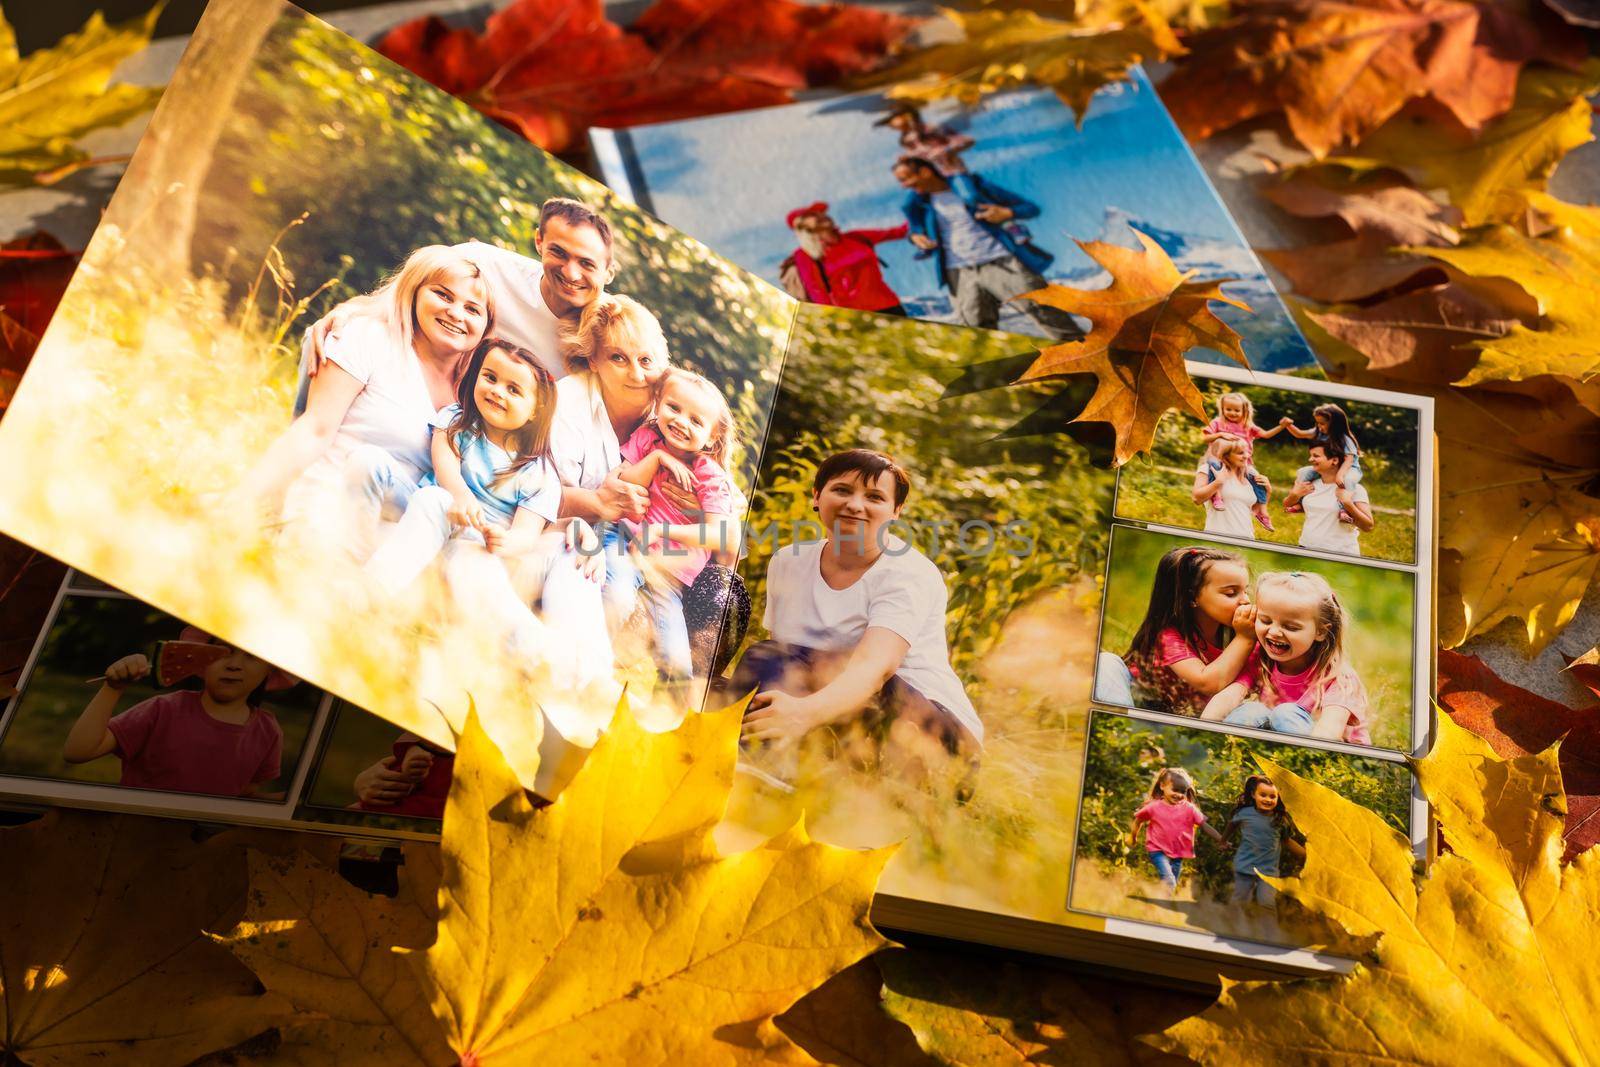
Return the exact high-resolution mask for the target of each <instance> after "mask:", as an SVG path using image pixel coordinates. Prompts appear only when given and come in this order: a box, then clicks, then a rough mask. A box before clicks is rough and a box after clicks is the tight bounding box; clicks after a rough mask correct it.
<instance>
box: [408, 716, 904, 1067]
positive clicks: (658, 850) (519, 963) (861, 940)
mask: <svg viewBox="0 0 1600 1067" xmlns="http://www.w3.org/2000/svg"><path fill="white" fill-rule="evenodd" d="M742 710H743V709H742V707H739V706H736V707H733V708H729V709H727V710H725V711H720V712H710V713H706V714H703V715H697V716H695V715H692V716H690V717H689V718H688V719H687V720H686V721H685V722H684V724H683V725H682V726H681V727H679V728H678V729H677V730H675V731H672V732H670V733H662V734H651V733H646V732H645V731H644V730H643V729H641V728H640V727H639V725H638V724H637V723H635V722H634V721H633V719H632V717H631V716H630V715H629V714H628V713H627V712H626V710H625V708H624V709H623V710H620V711H619V712H618V714H617V717H616V719H615V720H614V722H613V723H612V726H611V728H610V730H608V731H607V732H606V734H605V735H604V736H603V737H602V738H601V739H600V741H599V743H598V744H597V745H596V746H595V748H594V750H593V751H592V752H591V753H590V754H589V756H588V758H587V760H586V761H585V763H584V766H583V768H582V770H581V771H580V772H579V773H578V775H577V776H576V778H575V779H574V780H573V783H572V784H571V785H570V786H568V787H567V788H566V789H565V790H564V791H563V792H562V793H561V795H560V797H559V798H558V799H557V800H556V801H555V802H554V803H553V804H551V805H550V806H549V807H547V808H545V809H543V810H539V811H536V810H534V808H533V806H532V804H531V803H530V802H529V800H528V797H527V794H526V793H525V792H524V791H523V789H522V787H521V785H520V784H519V783H518V780H517V777H516V776H515V774H513V772H512V771H511V769H510V768H509V767H508V766H507V764H506V762H505V760H504V759H503V758H502V756H501V755H500V753H499V751H498V750H497V749H495V748H494V746H493V744H492V743H491V742H490V741H489V740H488V738H487V737H486V736H485V734H484V733H483V731H482V729H481V728H480V727H479V725H478V723H477V719H476V716H475V715H474V716H471V717H469V719H468V721H467V725H466V730H465V732H464V734H463V735H462V737H461V739H460V745H459V748H458V750H457V756H456V762H455V775H454V779H453V781H452V782H451V787H450V796H449V800H448V802H447V806H446V809H445V820H444V837H443V842H442V846H443V870H444V878H443V880H442V882H441V885H440V891H439V922H438V939H437V940H436V941H435V942H434V944H433V945H432V946H431V947H430V948H428V949H427V951H426V952H423V953H416V954H413V955H411V956H410V959H411V960H412V961H413V962H414V964H415V965H416V968H417V973H418V976H419V977H420V978H421V980H422V983H423V985H424V987H425V988H426V989H427V991H428V995H429V998H430V1001H431V1003H432V1006H433V1011H434V1014H435V1016H436V1017H438V1018H439V1019H440V1021H441V1022H442V1023H443V1025H444V1029H445V1032H446V1036H447V1039H448V1040H449V1043H450V1046H451V1047H452V1048H453V1049H454V1050H455V1051H456V1053H457V1055H458V1056H459V1057H460V1058H461V1060H462V1061H463V1062H471V1063H474V1064H476V1065H478V1067H490V1065H492V1064H518V1065H520V1064H527V1063H553V1062H572V1061H573V1060H574V1059H576V1058H578V1056H579V1055H584V1056H585V1057H587V1055H589V1054H588V1053H580V1052H579V1051H578V1050H584V1049H591V1050H594V1052H593V1054H594V1055H597V1056H600V1057H601V1058H602V1059H605V1060H606V1061H608V1062H614V1063H630V1064H632V1063H693V1064H696V1065H707V1067H710V1065H715V1064H735V1063H749V1064H756V1063H776V1062H794V1063H800V1062H810V1060H809V1057H807V1056H805V1054H804V1053H802V1052H801V1051H800V1050H799V1049H798V1047H796V1046H795V1045H793V1044H792V1043H790V1042H789V1040H788V1039H787V1038H785V1037H784V1036H783V1035H782V1034H781V1033H780V1032H779V1031H778V1030H777V1028H776V1027H774V1026H773V1024H772V1017H773V1016H774V1015H776V1014H777V1013H779V1012H781V1011H783V1010H784V1009H785V1008H787V1007H789V1006H790V1005H791V1004H792V1003H794V1001H796V1000H797V999H798V998H799V997H800V996H801V995H802V994H804V993H805V992H807V991H808V990H810V989H812V988H814V987H815V986H817V985H819V984H820V983H821V982H822V981H824V980H825V979H826V978H827V977H828V976H829V975H831V974H833V973H834V972H836V971H838V970H840V969H842V968H844V967H846V966H848V965H849V964H851V963H853V962H855V961H856V960H858V959H860V958H861V957H862V956H864V955H866V954H867V953H869V952H872V951H873V950H874V949H876V948H878V947H879V946H880V945H882V944H883V943H884V942H883V939H882V938H880V937H879V936H878V935H877V933H876V932H875V931H874V930H873V929H872V927H871V925H870V923H869V922H868V921H867V910H868V906H869V903H870V901H871V898H872V893H873V889H874V886H875V885H876V883H877V879H878V875H879V873H880V872H881V870H882V868H883V865H884V863H885V862H887V860H888V858H889V855H890V853H891V852H892V851H893V850H892V849H879V850H875V851H864V852H857V851H852V850H848V849H842V848H835V847H832V846H828V845H822V844H818V843H816V842H812V841H810V840H809V839H808V838H807V836H806V834H805V832H804V830H803V829H802V828H800V827H799V826H796V827H794V828H792V829H791V830H789V831H787V832H785V833H783V834H780V835H779V836H778V837H776V838H774V839H773V840H771V841H770V842H768V843H767V844H766V845H765V846H764V847H761V848H757V849H753V850H751V851H749V852H743V853H738V854H735V855H731V856H726V857H723V856H720V855H718V853H717V850H716V846H715V845H714V843H713V842H712V839H711V831H712V828H713V827H714V826H715V825H716V823H717V822H718V821H719V820H720V819H721V817H722V812H723V808H724V806H725V805H726V802H727V796H728V791H729V789H730V788H731V785H732V777H733V764H734V757H735V753H736V751H737V748H736V745H737V738H738V733H739V722H740V715H741V712H742Z"/></svg>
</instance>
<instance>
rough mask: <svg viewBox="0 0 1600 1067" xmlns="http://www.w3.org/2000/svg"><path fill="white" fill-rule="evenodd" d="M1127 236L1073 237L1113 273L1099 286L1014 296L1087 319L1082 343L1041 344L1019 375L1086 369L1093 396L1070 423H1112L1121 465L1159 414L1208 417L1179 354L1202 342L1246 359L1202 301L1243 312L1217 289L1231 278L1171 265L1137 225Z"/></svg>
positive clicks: (1150, 432) (1145, 443)
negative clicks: (1114, 240)
mask: <svg viewBox="0 0 1600 1067" xmlns="http://www.w3.org/2000/svg"><path fill="white" fill-rule="evenodd" d="M1134 235H1135V236H1136V237H1138V238H1139V244H1140V246H1141V247H1140V248H1138V249H1133V248H1124V247H1123V246H1121V245H1115V244H1110V243H1107V242H1105V241H1079V242H1078V247H1079V248H1081V249H1083V251H1084V253H1085V254H1087V255H1088V256H1089V257H1090V258H1091V259H1093V260H1094V261H1095V262H1096V263H1098V264H1100V265H1101V266H1102V267H1104V268H1105V269H1106V270H1107V271H1108V272H1109V273H1110V274H1111V284H1110V285H1109V286H1107V287H1106V288H1104V289H1072V288H1068V287H1067V286H1063V285H1050V286H1046V287H1045V288H1043V289H1039V290H1036V291H1034V292H1031V293H1026V294H1024V295H1023V297H1021V298H1020V299H1027V300H1033V301H1036V302H1037V303H1040V304H1045V305H1047V306H1049V307H1053V308H1059V309H1060V310H1062V311H1068V312H1071V313H1072V314H1074V315H1082V316H1083V317H1085V318H1087V319H1088V320H1089V321H1090V322H1091V323H1092V324H1093V329H1092V330H1091V331H1090V332H1089V336H1087V337H1085V338H1083V339H1082V340H1081V341H1067V342H1063V343H1061V344H1056V345H1050V346H1048V347H1046V348H1042V349H1040V350H1039V358H1038V359H1036V360H1035V361H1034V362H1033V364H1032V365H1031V366H1030V367H1029V368H1028V369H1027V370H1026V371H1024V372H1023V373H1022V376H1021V377H1020V378H1019V379H1018V381H1023V382H1028V381H1034V380H1037V379H1040V378H1050V377H1056V376H1060V375H1067V374H1093V375H1094V376H1095V378H1096V379H1098V385H1097V386H1096V388H1095V391H1094V395H1093V396H1091V397H1090V398H1089V403H1088V404H1087V405H1086V406H1085V407H1084V409H1083V411H1082V412H1081V413H1080V414H1079V415H1078V417H1077V418H1076V419H1074V420H1073V421H1074V422H1106V423H1110V424H1111V425H1112V426H1113V427H1114V428H1115V429H1116V435H1117V439H1116V447H1115V461H1116V463H1117V464H1118V465H1119V466H1120V465H1121V464H1123V463H1126V462H1127V461H1128V460H1129V459H1131V458H1133V456H1134V455H1136V454H1137V453H1139V452H1142V451H1144V450H1145V449H1147V448H1149V447H1150V442H1151V441H1152V440H1153V439H1154V438H1155V432H1156V424H1157V423H1158V422H1159V421H1160V420H1161V416H1162V415H1163V414H1165V413H1166V412H1167V411H1169V410H1171V409H1173V408H1178V409H1179V410H1182V411H1187V412H1188V413H1190V414H1191V415H1193V416H1194V417H1195V418H1197V419H1201V420H1202V421H1203V420H1204V419H1205V418H1206V411H1205V404H1204V402H1203V401H1202V399H1201V397H1200V392H1199V390H1198V389H1196V388H1195V385H1194V382H1193V381H1191V380H1190V378H1189V372H1188V370H1187V369H1186V368H1185V367H1184V365H1183V357H1184V353H1185V352H1187V351H1189V349H1191V348H1194V347H1197V346H1204V347H1206V348H1212V349H1215V350H1217V351H1218V352H1222V353H1224V354H1226V355H1228V356H1231V357H1233V358H1234V359H1235V360H1237V361H1238V362H1239V363H1241V364H1243V365H1245V366H1249V365H1250V364H1249V360H1247V359H1246V358H1245V354H1244V348H1243V346H1242V345H1241V343H1240V337H1239V335H1238V334H1237V333H1235V332H1234V330H1233V328H1232V327H1231V326H1229V325H1228V324H1227V323H1225V322H1223V321H1222V320H1221V319H1219V318H1217V316H1216V315H1215V314H1213V313H1212V311H1211V309H1210V307H1209V304H1210V302H1211V301H1213V300H1216V301H1220V302H1221V303H1224V304H1232V305H1233V306H1234V307H1238V308H1243V309H1245V310H1246V311H1248V310H1250V308H1249V305H1248V304H1245V303H1244V302H1243V301H1240V300H1236V299H1234V298H1233V297H1230V296H1227V295H1226V294H1224V293H1223V291H1222V286H1223V285H1224V284H1225V283H1227V282H1230V281H1233V279H1232V278H1218V279H1214V280H1212V281H1205V282H1194V281H1190V280H1189V279H1190V277H1191V276H1192V274H1193V272H1192V271H1190V272H1182V271H1179V270H1178V268H1177V266H1175V265H1174V264H1173V262H1172V259H1171V258H1170V257H1169V256H1168V255H1167V253H1166V252H1165V251H1163V250H1162V248H1161V246H1160V245H1158V244H1156V242H1155V241H1153V240H1152V239H1151V238H1149V237H1147V236H1146V235H1145V234H1143V233H1140V232H1139V231H1138V230H1135V231H1134Z"/></svg>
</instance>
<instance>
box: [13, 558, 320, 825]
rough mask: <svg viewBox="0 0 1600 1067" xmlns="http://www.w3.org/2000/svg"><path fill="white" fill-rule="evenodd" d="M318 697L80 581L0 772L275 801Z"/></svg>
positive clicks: (34, 667)
mask: <svg viewBox="0 0 1600 1067" xmlns="http://www.w3.org/2000/svg"><path fill="white" fill-rule="evenodd" d="M322 699H323V694H322V693H321V692H320V691H318V690H317V689H316V688H315V687H313V686H310V685H307V684H305V683H303V682H301V681H300V679H298V678H296V677H295V676H293V675H291V674H289V673H287V672H286V671H282V670H279V669H278V668H276V667H273V666H272V665H271V664H269V663H267V662H265V661H264V660H261V659H258V658H257V657H255V656H252V655H250V654H249V653H248V652H245V651H244V650H242V649H239V648H236V647H233V646H231V645H228V644H227V643H225V642H223V641H222V640H220V639H219V638H217V637H216V636H214V635H212V634H209V633H206V632H205V631H203V630H200V629H199V628H197V627H194V626H189V625H187V624H185V623H183V622H181V621H179V620H178V619H175V618H173V617H171V616H170V615H167V614H165V613H163V612H160V611H157V610H156V609H154V608H152V607H150V606H149V605H148V604H144V603H142V602H140V601H138V600H134V599H133V598H131V597H129V596H126V595H124V594H122V593H118V592H117V591H115V590H112V589H108V588H105V587H103V586H97V584H96V583H89V582H83V581H80V580H79V578H78V576H77V575H75V574H73V575H69V578H68V584H67V586H66V588H65V589H64V590H63V592H62V595H61V597H60V599H59V601H58V603H57V606H56V608H55V610H54V612H53V613H52V616H51V619H50V622H49V625H48V627H47V629H46V630H45V631H44V633H43V634H42V635H41V641H40V644H39V646H38V650H37V653H36V654H35V656H34V657H33V659H32V664H31V666H30V667H29V668H28V669H27V670H26V671H25V672H24V674H23V675H22V678H21V683H20V685H19V686H18V692H17V694H16V695H15V696H14V697H12V699H11V700H10V702H9V706H8V707H7V708H6V709H5V714H4V718H3V719H0V775H9V776H16V777H19V778H44V779H51V780H55V781H61V782H75V783H82V784H86V785H114V786H120V787H122V788H125V789H130V790H150V791H157V792H162V793H186V794H198V795H203V796H207V797H216V798H223V799H230V800H255V801H269V802H276V803H281V802H283V801H284V800H285V799H286V797H287V795H288V791H289V788H290V785H291V784H292V783H293V781H294V777H295V771H296V768H297V767H298V766H299V765H300V762H301V758H302V756H303V755H304V754H305V752H306V750H307V744H308V741H309V734H310V731H311V728H312V725H313V723H314V720H315V719H316V715H317V710H318V706H319V705H320V703H321V702H322Z"/></svg>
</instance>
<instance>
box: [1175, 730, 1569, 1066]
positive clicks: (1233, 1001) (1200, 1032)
mask: <svg viewBox="0 0 1600 1067" xmlns="http://www.w3.org/2000/svg"><path fill="white" fill-rule="evenodd" d="M1271 774H1272V777H1273V780H1274V781H1275V782H1276V783H1277V785H1278V788H1279V792H1280V793H1281V794H1283V797H1284V801H1285V805H1286V806H1287V807H1288V809H1289V810H1290V811H1292V812H1294V817H1295V823H1296V824H1297V825H1298V826H1299V827H1300V829H1301V830H1303V831H1304V832H1305V835H1306V853H1307V856H1306V866H1305V870H1304V872H1303V873H1302V874H1301V876H1300V877H1299V878H1290V879H1285V880H1283V882H1282V883H1281V884H1282V887H1283V891H1284V892H1285V893H1287V894H1288V895H1290V896H1291V897H1293V898H1294V899H1296V900H1298V901H1299V902H1300V903H1301V904H1303V905H1305V906H1306V907H1307V908H1309V909H1311V910H1312V911H1313V912H1316V913H1318V914H1320V915H1322V916H1324V917H1326V918H1327V919H1330V920H1332V921H1334V922H1336V923H1338V924H1339V925H1340V926H1342V927H1343V928H1344V929H1345V930H1346V931H1348V932H1349V933H1350V934H1351V935H1353V936H1354V937H1358V938H1370V939H1376V945H1375V947H1374V948H1373V949H1372V951H1371V953H1370V954H1369V955H1368V956H1367V957H1366V958H1365V959H1363V960H1362V961H1361V962H1360V963H1358V964H1357V966H1356V968H1355V970H1354V971H1353V972H1351V973H1350V974H1349V975H1347V976H1343V977H1338V978H1328V979H1301V980H1297V981H1289V982H1241V983H1233V982H1226V981H1225V982H1224V985H1223V992H1222V996H1221V998H1220V999H1219V1000H1218V1002H1217V1004H1216V1005H1214V1006H1213V1007H1212V1008H1210V1009H1208V1010H1207V1011H1206V1013H1205V1014H1204V1015H1202V1016H1200V1017H1198V1018H1194V1019H1188V1020H1185V1021H1184V1022H1181V1023H1179V1024H1177V1025H1176V1026H1174V1027H1171V1028H1169V1029H1168V1030H1167V1031H1166V1032H1165V1033H1163V1034H1162V1035H1160V1036H1159V1037H1158V1038H1156V1039H1155V1040H1156V1043H1157V1044H1158V1045H1159V1046H1160V1047H1162V1048H1165V1049H1167V1050H1169V1051H1172V1052H1176V1053H1181V1054H1184V1055H1188V1056H1192V1057H1193V1058H1195V1059H1196V1060H1198V1061H1199V1062H1201V1063H1202V1064H1229V1065H1241V1067H1250V1065H1253V1064H1274V1065H1276V1064H1281V1063H1288V1062H1296V1063H1301V1062H1315V1063H1348V1064H1355V1063H1389V1064H1393V1063H1407V1064H1418V1065H1424V1064H1439V1065H1449V1067H1455V1065H1457V1064H1460V1063H1462V1062H1464V1059H1463V1058H1464V1057H1465V1058H1466V1059H1467V1060H1470V1061H1472V1062H1478V1063H1495V1064H1529V1065H1532V1064H1550V1063H1574V1064H1575V1063H1594V1062H1596V1061H1597V1060H1600V1025H1597V1020H1600V981H1597V980H1596V978H1595V968H1594V963H1593V960H1592V959H1590V954H1589V953H1588V952H1587V951H1584V948H1586V947H1587V946H1589V945H1592V944H1593V941H1594V931H1595V929H1596V924H1597V923H1600V854H1597V853H1594V852H1590V853H1588V854H1586V855H1583V856H1580V857H1579V858H1578V859H1577V861H1576V862H1574V863H1572V864H1570V865H1568V866H1566V867H1563V866H1562V865H1561V852H1562V845H1561V832H1562V813H1563V809H1564V803H1563V800H1564V798H1563V796H1562V791H1561V775H1560V771H1559V770H1558V767H1557V754H1556V751H1555V750H1554V749H1547V750H1545V751H1544V752H1542V753H1540V754H1539V755H1536V756H1523V757H1521V758H1518V759H1513V760H1500V759H1498V758H1496V757H1495V755H1494V753H1493V752H1492V751H1491V750H1490V749H1489V747H1488V745H1487V744H1486V743H1485V742H1484V741H1482V740H1481V739H1479V738H1477V737H1475V736H1474V735H1472V734H1471V733H1469V732H1467V731H1466V730H1464V729H1462V728H1461V727H1459V726H1456V725H1455V724H1454V723H1453V722H1451V721H1450V720H1449V719H1448V718H1445V717H1441V718H1440V720H1439V733H1438V740H1437V742H1436V743H1435V745H1434V748H1433V751H1432V752H1431V753H1430V754H1429V755H1428V757H1427V758H1426V759H1424V760H1422V761H1420V763H1419V764H1418V774H1419V777H1420V778H1421V782H1422V786H1423V789H1424V790H1425V792H1426V793H1427V795H1428V798H1429V800H1430V801H1432V803H1433V811H1434V814H1435V815H1436V817H1437V818H1438V820H1439V825H1440V828H1441V830H1442V832H1443V835H1444V837H1445V840H1446V841H1447V842H1448V843H1449V845H1450V848H1451V852H1450V853H1448V854H1446V855H1442V856H1440V857H1439V858H1438V860H1436V861H1435V862H1434V864H1433V865H1432V869H1431V870H1430V871H1429V872H1428V874H1427V876H1426V877H1425V878H1424V879H1422V881H1421V885H1420V888H1419V887H1418V885H1417V883H1416V882H1415V881H1414V875H1413V871H1412V868H1413V862H1414V860H1413V856H1412V852H1411V847H1410V843H1409V842H1407V841H1406V840H1405V839H1404V838H1403V837H1401V836H1400V835H1398V834H1396V833H1395V832H1394V831H1393V830H1391V829H1389V828H1388V827H1386V826H1385V825H1384V824H1383V823H1382V821H1381V820H1379V818H1378V817H1377V816H1376V815H1374V814H1373V813H1372V812H1370V811H1368V810H1367V809H1366V808H1363V807H1361V806H1360V805H1358V804H1354V803H1352V802H1350V801H1348V800H1345V799H1343V798H1342V797H1340V796H1338V795H1337V794H1336V793H1334V792H1333V791H1332V790H1329V789H1326V788H1323V787H1321V786H1318V785H1314V784H1312V783H1310V782H1308V781H1305V780H1304V779H1301V778H1299V777H1297V776H1295V775H1294V774H1291V773H1287V772H1286V771H1284V770H1283V769H1282V768H1272V770H1271ZM1280 775H1281V776H1282V777H1281V778H1280Z"/></svg>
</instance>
